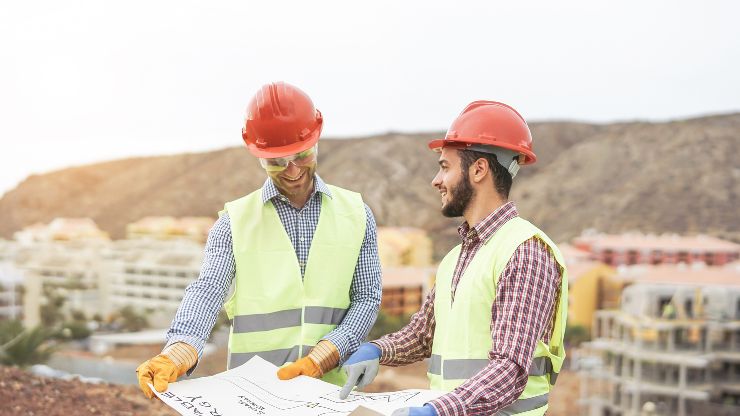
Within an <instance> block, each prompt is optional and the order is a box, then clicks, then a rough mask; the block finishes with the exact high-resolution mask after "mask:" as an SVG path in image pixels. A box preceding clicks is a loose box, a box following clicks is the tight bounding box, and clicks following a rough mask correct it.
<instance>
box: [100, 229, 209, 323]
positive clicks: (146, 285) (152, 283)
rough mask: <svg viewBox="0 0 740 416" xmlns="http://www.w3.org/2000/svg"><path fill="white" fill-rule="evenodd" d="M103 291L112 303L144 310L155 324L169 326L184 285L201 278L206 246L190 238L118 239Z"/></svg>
mask: <svg viewBox="0 0 740 416" xmlns="http://www.w3.org/2000/svg"><path fill="white" fill-rule="evenodd" d="M106 258H107V259H106V263H107V267H106V272H105V276H106V279H105V282H104V283H103V284H102V285H101V294H103V296H104V297H106V298H107V299H109V307H110V308H111V309H112V310H118V309H120V308H122V307H125V306H132V307H135V308H136V309H137V310H140V311H142V312H145V313H146V314H147V318H148V320H149V324H150V325H152V326H153V327H159V328H163V327H168V326H169V325H170V323H171V321H172V318H173V317H174V316H175V312H176V311H177V307H178V306H179V305H180V301H181V300H182V297H183V295H184V292H185V288H186V287H187V286H188V284H190V283H191V282H193V281H194V280H195V279H197V278H198V274H199V273H200V266H201V263H202V261H203V246H202V244H199V243H196V242H194V241H190V240H145V239H137V240H119V241H116V242H114V243H113V244H112V245H111V248H110V250H109V251H108V252H107V253H106Z"/></svg>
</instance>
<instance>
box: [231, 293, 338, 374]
mask: <svg viewBox="0 0 740 416" xmlns="http://www.w3.org/2000/svg"><path fill="white" fill-rule="evenodd" d="M301 313H302V310H301V309H288V310H285V311H277V312H270V313H256V314H250V315H237V316H234V322H233V325H234V333H237V334H243V333H247V332H259V331H271V330H273V329H280V328H290V327H293V326H301ZM346 314H347V309H342V308H330V307H325V306H306V314H305V316H304V317H303V319H304V322H306V323H309V324H323V325H339V324H341V323H342V319H344V315H346ZM268 361H269V360H268Z"/></svg>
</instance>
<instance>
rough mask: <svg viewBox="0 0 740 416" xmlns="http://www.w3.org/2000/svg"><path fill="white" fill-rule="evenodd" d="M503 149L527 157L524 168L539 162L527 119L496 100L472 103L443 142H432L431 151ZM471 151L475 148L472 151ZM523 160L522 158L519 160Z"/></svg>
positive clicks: (454, 123)
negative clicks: (479, 148)
mask: <svg viewBox="0 0 740 416" xmlns="http://www.w3.org/2000/svg"><path fill="white" fill-rule="evenodd" d="M480 145H484V146H494V147H501V148H504V149H508V150H512V151H514V152H517V153H519V154H521V155H523V156H524V158H523V159H524V160H523V161H521V162H520V164H522V165H528V164H530V163H534V162H535V160H537V156H535V154H534V152H533V151H532V133H530V132H529V126H527V122H525V121H524V118H523V117H522V116H521V115H520V114H519V113H518V112H517V111H516V110H514V109H513V108H512V107H511V106H508V105H506V104H504V103H500V102H497V101H473V102H472V103H470V104H468V106H467V107H465V109H464V110H463V111H462V113H460V115H459V116H457V118H456V119H455V121H453V122H452V125H451V126H450V128H449V130H447V134H446V135H445V138H444V139H437V140H432V141H431V142H429V148H430V149H432V150H438V149H441V148H442V147H456V148H463V149H464V148H469V147H472V148H476V147H479V146H480ZM471 150H472V149H471ZM520 160H521V159H520Z"/></svg>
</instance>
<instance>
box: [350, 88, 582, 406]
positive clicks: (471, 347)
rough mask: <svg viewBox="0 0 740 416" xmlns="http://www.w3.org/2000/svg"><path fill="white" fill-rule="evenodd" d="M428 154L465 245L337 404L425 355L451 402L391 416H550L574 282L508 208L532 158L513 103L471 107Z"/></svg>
mask: <svg viewBox="0 0 740 416" xmlns="http://www.w3.org/2000/svg"><path fill="white" fill-rule="evenodd" d="M429 147H430V148H431V149H433V150H435V151H437V152H439V154H440V156H439V160H438V163H439V171H438V173H437V175H436V176H435V177H434V179H433V180H432V186H434V187H435V188H436V189H437V190H438V191H439V193H440V196H441V199H442V214H443V215H445V216H447V217H463V218H464V219H465V222H463V224H462V225H461V226H460V227H459V228H458V232H459V234H460V238H461V239H462V243H461V244H460V245H458V246H457V247H455V248H454V249H452V251H450V252H449V253H448V254H447V255H446V256H445V258H444V259H443V260H442V263H441V264H440V265H439V269H438V270H437V280H436V284H435V287H434V288H433V289H432V291H431V292H430V293H429V295H428V296H427V298H426V300H425V301H424V304H423V305H422V307H421V310H420V311H419V312H417V313H416V314H415V315H414V316H413V317H412V318H411V322H410V323H409V324H408V325H407V326H406V327H404V328H403V329H401V330H400V331H398V332H396V333H393V334H389V335H386V336H385V337H382V338H380V339H378V340H376V341H374V342H372V343H366V344H362V345H361V346H360V348H359V349H358V351H357V352H356V353H354V354H353V355H352V356H351V357H350V358H349V359H348V360H347V361H346V363H345V364H344V366H343V369H344V370H345V371H346V372H347V373H348V374H349V379H348V381H347V383H346V384H345V386H344V388H343V389H342V391H341V393H340V396H341V397H347V395H348V394H349V392H350V391H351V389H352V388H353V387H354V386H355V385H358V386H364V385H367V384H369V383H370V382H371V381H372V380H373V378H374V377H375V375H376V374H377V372H378V367H379V365H381V364H384V365H389V366H399V365H405V364H410V363H413V362H416V361H419V360H422V359H424V358H429V370H428V376H429V380H430V387H431V388H432V389H434V390H442V391H446V392H447V394H444V395H442V396H441V397H439V398H438V399H435V400H433V401H431V402H429V403H427V404H425V405H424V406H423V407H412V408H404V409H399V410H397V411H396V412H395V413H393V415H394V416H407V415H410V416H432V415H494V414H496V415H514V414H522V415H527V416H531V415H543V414H545V412H546V410H547V401H548V393H549V391H550V389H551V388H552V385H554V384H555V380H556V378H557V374H558V372H559V371H560V368H561V366H562V363H563V359H564V358H565V349H564V348H563V335H564V333H565V320H566V316H567V311H568V308H567V299H568V285H567V281H568V280H567V276H566V270H565V263H564V260H563V257H562V255H561V254H560V251H559V250H558V248H557V247H556V246H555V244H554V243H553V242H552V241H551V240H550V239H549V238H548V237H547V236H546V235H545V233H543V232H542V231H541V230H539V229H538V228H537V227H535V226H534V225H532V224H531V223H529V222H528V221H526V220H524V219H522V218H521V217H519V214H518V212H517V209H516V207H515V206H514V203H513V202H510V201H509V200H508V197H509V190H510V189H511V185H512V179H513V177H514V176H515V175H516V173H517V172H518V170H519V165H526V164H529V163H534V161H535V155H534V153H533V152H532V136H531V134H530V131H529V127H528V126H527V123H526V122H525V121H524V119H523V118H522V116H521V115H519V113H518V112H516V110H514V109H513V108H511V107H510V106H508V105H506V104H503V103H499V102H495V101H475V102H473V103H471V104H470V105H468V106H467V107H466V108H465V110H463V112H462V113H461V114H460V115H459V116H458V118H457V119H456V120H455V121H454V122H453V123H452V126H451V127H450V129H449V130H448V132H447V135H446V136H445V138H444V139H440V140H434V141H432V142H430V143H429Z"/></svg>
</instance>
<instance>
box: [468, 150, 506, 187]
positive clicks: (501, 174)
mask: <svg viewBox="0 0 740 416" xmlns="http://www.w3.org/2000/svg"><path fill="white" fill-rule="evenodd" d="M459 153H460V167H461V168H462V171H463V174H467V171H468V169H469V168H470V165H472V164H473V162H475V161H476V160H478V159H481V158H483V159H486V161H487V162H488V167H489V168H490V169H491V173H492V174H493V187H494V189H496V192H498V194H499V195H501V196H502V197H504V198H507V199H508V198H509V191H511V182H512V180H511V174H510V173H509V171H508V170H507V169H506V168H505V167H503V166H502V165H501V164H500V163H498V161H497V160H496V155H494V154H491V153H483V152H476V151H475V150H461V151H460V152H459Z"/></svg>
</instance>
